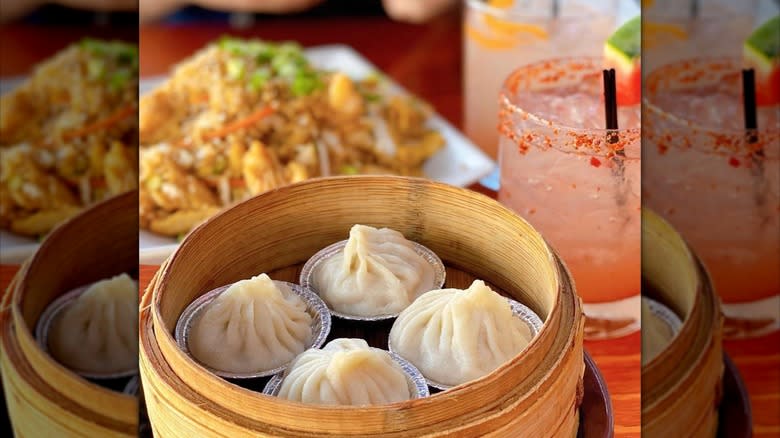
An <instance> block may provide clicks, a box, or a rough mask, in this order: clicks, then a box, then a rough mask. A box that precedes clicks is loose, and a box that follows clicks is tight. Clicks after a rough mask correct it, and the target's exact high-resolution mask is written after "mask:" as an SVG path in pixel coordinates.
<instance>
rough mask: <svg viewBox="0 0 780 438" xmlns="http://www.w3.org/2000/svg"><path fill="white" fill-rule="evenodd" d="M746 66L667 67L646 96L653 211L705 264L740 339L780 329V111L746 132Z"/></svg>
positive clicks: (652, 79)
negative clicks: (744, 73) (668, 224)
mask: <svg viewBox="0 0 780 438" xmlns="http://www.w3.org/2000/svg"><path fill="white" fill-rule="evenodd" d="M742 68H743V67H742V59H741V58H699V59H693V60H686V61H678V62H675V63H671V64H667V65H665V66H663V67H661V68H659V69H656V70H655V71H653V72H652V73H651V74H650V75H648V77H647V79H646V81H645V95H644V99H645V111H646V112H645V115H646V117H645V125H644V128H643V136H644V141H645V142H646V143H645V145H646V147H645V154H646V155H645V172H644V174H643V181H644V182H643V197H644V202H645V203H646V204H645V205H647V206H649V207H650V208H652V209H653V210H655V211H656V212H657V213H659V214H660V215H661V216H663V217H664V218H665V219H666V220H668V221H669V222H670V223H671V224H672V225H673V226H674V227H675V228H676V229H677V230H679V231H680V234H681V235H682V236H683V237H684V238H685V239H686V240H687V241H688V242H689V244H690V245H691V246H692V247H693V249H694V250H695V251H696V253H697V254H698V255H699V256H700V257H701V258H702V260H703V261H704V264H705V265H706V267H707V269H708V271H709V273H710V275H711V277H712V279H713V282H714V286H715V290H716V291H717V292H718V294H719V295H720V297H721V300H722V301H723V303H724V306H723V311H724V313H725V315H726V321H725V331H724V335H725V336H727V337H731V338H735V337H747V336H755V335H760V334H763V333H767V332H770V331H773V330H777V329H778V327H779V326H780V325H779V323H780V321H779V319H780V247H778V242H780V194H779V192H780V161H779V160H780V106H778V105H772V106H766V107H758V109H757V114H756V115H757V129H756V130H755V131H752V130H751V131H746V129H745V123H744V120H745V118H744V114H743V113H744V108H745V107H744V105H743V94H742ZM757 87H760V84H758V85H757ZM762 92H763V90H761V89H756V94H760V93H762Z"/></svg>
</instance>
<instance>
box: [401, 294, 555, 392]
mask: <svg viewBox="0 0 780 438" xmlns="http://www.w3.org/2000/svg"><path fill="white" fill-rule="evenodd" d="M506 300H507V301H508V302H509V307H511V308H512V314H513V315H515V316H516V317H517V318H520V319H521V320H523V322H524V323H526V325H528V328H529V329H531V340H533V338H535V337H536V335H538V334H539V331H541V330H542V324H543V323H542V319H541V318H539V315H537V314H536V313H535V312H534V311H533V310H531V309H529V308H528V306H526V305H525V304H522V303H520V302H518V301H515V300H513V299H511V298H506ZM529 342H530V341H529ZM387 348H388V349H389V350H390V352H391V353H393V354H398V353H397V352H396V351H395V349H393V343H392V341H390V338H389V337H388V340H387ZM425 381H426V382H427V384H428V386H430V387H431V388H436V389H440V390H442V391H446V390H448V389H450V388H454V387H455V386H457V385H446V384H444V383H439V382H436V381H434V380H431V379H429V378H427V377H426V378H425Z"/></svg>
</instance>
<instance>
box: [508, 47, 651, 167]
mask: <svg viewBox="0 0 780 438" xmlns="http://www.w3.org/2000/svg"><path fill="white" fill-rule="evenodd" d="M569 65H571V66H576V69H578V70H585V69H587V70H588V71H590V70H592V75H593V77H594V79H597V80H599V83H600V80H601V75H602V71H603V69H604V63H603V59H602V58H600V57H593V56H583V57H564V58H555V59H548V60H543V61H538V62H534V63H532V64H528V65H525V66H523V67H519V68H517V69H515V70H513V71H512V72H511V73H510V74H509V76H508V77H507V78H506V80H504V83H503V84H502V86H501V92H500V94H499V116H498V118H499V123H498V125H499V127H498V129H499V132H500V133H501V134H502V135H504V136H506V137H508V138H509V139H511V140H512V142H514V143H520V142H528V143H544V146H545V147H546V148H555V149H557V150H559V151H562V152H564V153H571V154H576V155H582V156H595V157H604V158H611V157H613V156H615V155H617V154H618V153H619V152H620V151H626V146H628V145H632V144H640V142H641V132H642V130H641V124H640V126H636V127H631V128H619V129H617V130H612V129H606V128H582V127H573V126H567V125H563V124H560V123H556V122H554V121H552V120H548V119H546V118H543V117H540V116H538V115H536V114H534V113H532V112H529V111H527V110H525V109H524V108H522V107H521V106H520V105H517V104H515V103H512V101H511V98H510V96H512V95H514V94H516V88H517V85H518V84H517V82H518V81H519V80H520V79H521V78H526V79H525V80H528V79H527V77H528V76H529V75H530V74H531V73H529V70H531V71H532V72H538V73H537V74H539V75H551V74H552V73H550V71H552V70H553V69H557V70H560V71H564V70H568V69H566V68H564V67H563V66H569ZM590 75H591V74H590V73H589V74H588V75H586V77H589V76H590ZM559 76H560V75H559ZM558 80H560V78H556V81H558ZM632 106H633V105H632ZM636 106H639V104H637V105H636ZM510 115H518V116H520V117H522V118H523V119H526V120H530V121H532V122H533V123H536V124H538V125H540V126H541V127H543V128H545V129H549V130H551V131H552V132H551V133H550V134H544V135H538V134H536V135H535V134H533V133H532V132H529V130H526V131H525V132H524V133H523V134H521V135H518V134H516V132H517V129H514V127H515V125H516V122H514V121H513V120H511V119H510V117H509V116H510ZM614 132H617V135H618V138H619V140H618V141H617V142H616V143H612V144H610V143H608V142H607V141H606V136H607V134H608V133H614ZM550 135H553V136H565V137H564V138H565V139H566V141H565V142H563V143H565V144H567V146H566V147H561V146H560V144H561V143H562V142H561V141H553V140H552V139H551V138H550ZM529 137H531V138H530V139H529ZM534 137H535V138H534ZM521 147H522V146H521ZM525 148H526V149H527V148H528V146H525ZM602 149H603V150H602ZM640 158H641V149H640V148H637V153H635V154H634V153H632V154H628V155H627V156H626V158H625V159H628V160H639V159H640Z"/></svg>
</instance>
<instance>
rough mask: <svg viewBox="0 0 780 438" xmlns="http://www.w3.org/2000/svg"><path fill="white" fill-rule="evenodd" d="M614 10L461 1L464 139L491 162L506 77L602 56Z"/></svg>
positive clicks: (576, 1)
mask: <svg viewBox="0 0 780 438" xmlns="http://www.w3.org/2000/svg"><path fill="white" fill-rule="evenodd" d="M556 4H557V6H556ZM617 5H618V2H617V0H555V1H554V0H542V1H520V0H517V1H485V0H466V2H465V8H464V13H463V20H464V23H463V75H464V78H463V98H464V115H463V116H464V126H465V131H466V135H468V136H469V137H470V138H471V139H472V140H473V141H474V142H476V143H477V145H478V146H479V147H480V148H482V149H483V150H484V151H485V152H486V153H487V154H488V155H490V156H491V157H493V158H495V157H496V154H497V150H498V133H497V132H496V123H497V117H496V114H497V113H498V103H497V98H498V94H499V92H500V91H501V85H502V84H503V82H504V79H505V78H506V77H507V75H509V73H511V72H512V70H514V69H515V68H517V67H519V66H521V65H525V64H530V63H534V62H538V61H541V60H544V59H550V58H553V57H567V56H596V55H599V54H601V52H602V50H603V48H604V41H605V40H606V39H607V37H608V36H609V35H610V34H611V33H612V31H613V30H614V28H615V15H616V13H617Z"/></svg>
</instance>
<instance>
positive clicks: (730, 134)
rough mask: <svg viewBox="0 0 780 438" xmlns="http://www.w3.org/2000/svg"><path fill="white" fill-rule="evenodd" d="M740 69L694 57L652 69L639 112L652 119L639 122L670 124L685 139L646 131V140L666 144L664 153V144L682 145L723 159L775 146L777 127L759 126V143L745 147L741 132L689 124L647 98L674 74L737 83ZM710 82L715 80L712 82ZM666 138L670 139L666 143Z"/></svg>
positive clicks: (736, 61) (779, 135)
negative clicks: (686, 73)
mask: <svg viewBox="0 0 780 438" xmlns="http://www.w3.org/2000/svg"><path fill="white" fill-rule="evenodd" d="M713 66H716V67H717V68H715V69H713V68H712V67H713ZM708 67H709V68H708ZM742 68H743V65H742V63H741V60H740V58H735V57H728V56H718V57H709V58H708V57H694V58H689V59H684V60H680V61H676V62H673V63H670V64H665V65H663V66H661V67H658V68H657V69H655V70H654V71H653V72H651V73H650V74H649V75H648V77H647V80H646V81H645V82H646V83H647V86H646V88H647V89H648V90H649V91H651V92H649V93H647V94H646V95H643V96H642V105H643V108H647V110H648V114H651V115H652V116H651V117H648V118H647V119H648V120H645V121H643V124H645V125H647V126H653V125H654V124H655V122H654V121H653V119H652V117H658V118H659V120H664V121H667V122H671V123H673V124H674V125H675V126H677V127H680V128H684V130H683V131H682V132H683V133H685V134H686V135H684V136H683V137H685V138H686V140H682V139H681V138H680V136H679V134H680V133H679V132H675V133H673V134H666V135H659V136H656V135H655V133H654V132H653V131H652V130H648V132H647V136H648V138H649V139H650V140H652V141H654V142H657V141H658V139H659V138H660V139H663V140H666V141H665V143H667V145H666V148H665V149H668V147H669V146H668V144H675V145H678V144H679V143H680V142H684V143H685V147H686V148H693V149H696V150H701V151H705V152H712V153H715V154H718V155H724V156H727V155H729V154H735V153H752V152H755V151H757V150H760V149H765V147H766V146H767V145H771V144H775V143H777V142H778V140H780V127H776V126H771V127H766V126H764V127H761V126H759V128H758V131H757V132H758V134H759V139H758V140H759V141H757V142H756V143H752V144H749V143H747V142H746V141H745V129H744V128H733V129H723V128H719V127H718V126H708V125H703V124H700V123H696V122H694V121H693V120H689V119H686V118H684V117H683V116H678V115H675V114H673V113H671V112H669V111H666V110H664V109H663V108H661V107H660V106H658V105H657V104H656V103H654V102H653V100H652V98H651V95H653V94H655V93H657V91H658V90H657V88H658V87H659V86H660V84H657V83H658V82H661V81H662V79H666V80H667V81H670V79H669V78H670V76H671V75H672V74H673V73H674V72H677V71H680V72H682V71H686V70H690V71H691V72H696V71H701V72H703V73H704V74H709V75H710V76H712V75H714V74H716V73H715V72H723V73H722V74H721V76H718V78H720V79H722V78H723V76H724V75H734V76H735V77H736V79H739V75H740V73H741V70H742ZM682 80H683V78H679V79H676V80H675V81H674V82H675V83H680V82H681V81H682ZM713 81H715V80H714V79H713ZM689 83H690V84H691V85H695V83H694V82H690V81H689ZM740 91H741V88H740ZM739 100H740V102H739V105H740V106H741V105H742V103H741V98H740V99H739ZM775 107H776V106H775ZM697 136H707V137H710V138H711V139H712V140H711V142H703V141H701V140H699V139H696V137H697ZM667 137H673V138H671V139H669V138H667ZM705 143H706V144H707V145H708V146H707V147H704V146H699V145H700V144H705ZM710 145H711V146H710ZM712 146H714V147H712ZM676 147H679V146H676ZM767 158H768V159H777V158H778V157H776V156H775V157H767Z"/></svg>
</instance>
